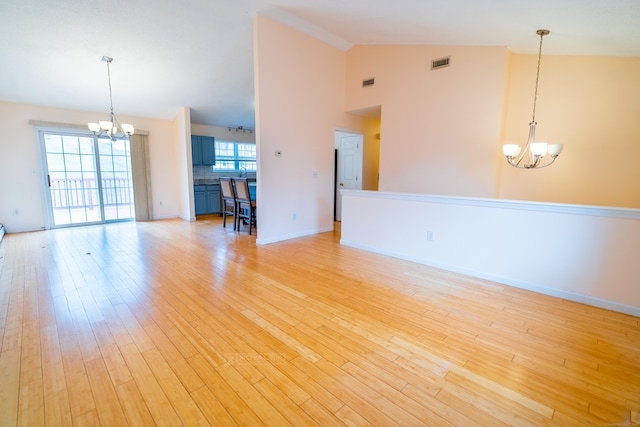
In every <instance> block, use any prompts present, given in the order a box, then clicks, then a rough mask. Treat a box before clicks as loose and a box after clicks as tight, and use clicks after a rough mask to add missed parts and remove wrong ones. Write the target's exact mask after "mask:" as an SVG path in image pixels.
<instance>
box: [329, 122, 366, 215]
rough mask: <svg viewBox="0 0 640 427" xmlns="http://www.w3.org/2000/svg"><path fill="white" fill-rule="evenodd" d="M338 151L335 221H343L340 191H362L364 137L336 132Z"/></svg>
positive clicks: (336, 147)
mask: <svg viewBox="0 0 640 427" xmlns="http://www.w3.org/2000/svg"><path fill="white" fill-rule="evenodd" d="M334 143H335V150H336V156H335V158H336V165H335V170H336V173H335V176H336V179H335V182H336V185H335V189H334V201H335V204H334V205H335V210H334V220H335V221H342V195H341V194H340V190H345V189H348V190H362V153H363V136H362V134H359V133H352V132H344V131H335V133H334Z"/></svg>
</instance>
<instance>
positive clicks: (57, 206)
mask: <svg viewBox="0 0 640 427" xmlns="http://www.w3.org/2000/svg"><path fill="white" fill-rule="evenodd" d="M44 145H45V152H46V160H47V167H48V170H49V179H48V181H49V182H48V184H49V191H50V194H51V208H52V211H53V224H54V225H55V226H64V225H75V224H84V223H92V222H101V221H102V213H101V211H100V202H99V200H98V201H97V203H96V202H95V196H96V194H97V193H96V191H95V189H96V183H97V182H98V172H97V169H96V164H95V151H94V149H93V148H94V146H93V138H88V137H79V136H73V135H52V134H45V135H44Z"/></svg>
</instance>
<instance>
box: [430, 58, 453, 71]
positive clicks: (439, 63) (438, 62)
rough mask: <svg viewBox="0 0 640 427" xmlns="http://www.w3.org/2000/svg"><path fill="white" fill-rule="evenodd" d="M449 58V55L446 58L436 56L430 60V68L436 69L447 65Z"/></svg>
mask: <svg viewBox="0 0 640 427" xmlns="http://www.w3.org/2000/svg"><path fill="white" fill-rule="evenodd" d="M450 59H451V57H450V56H447V57H446V58H438V59H434V60H432V61H431V69H432V70H437V69H439V68H444V67H448V66H449V60H450Z"/></svg>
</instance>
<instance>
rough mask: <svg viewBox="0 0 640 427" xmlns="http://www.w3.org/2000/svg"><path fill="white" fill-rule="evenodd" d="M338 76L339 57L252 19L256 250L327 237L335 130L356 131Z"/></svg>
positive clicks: (342, 58) (342, 60)
mask: <svg viewBox="0 0 640 427" xmlns="http://www.w3.org/2000/svg"><path fill="white" fill-rule="evenodd" d="M345 68H346V53H345V52H343V51H341V50H339V49H337V48H334V47H332V46H330V45H328V44H326V43H323V42H321V41H319V40H317V39H314V38H312V37H310V36H308V35H306V34H303V33H301V32H299V31H297V30H294V29H292V28H290V27H287V26H285V25H282V24H280V23H277V22H275V21H273V20H272V19H270V18H267V17H265V16H262V15H257V16H256V19H255V20H254V78H255V88H256V89H255V93H256V145H257V156H258V163H257V167H258V172H257V181H258V191H257V205H258V215H259V227H258V240H257V241H258V243H269V242H273V241H278V240H283V239H288V238H292V237H297V236H303V235H308V234H313V233H317V232H320V231H327V230H331V229H333V169H334V167H333V161H334V141H333V139H334V130H335V129H351V130H354V131H362V124H361V122H362V118H361V117H358V116H354V115H350V114H346V113H345V112H344V111H345V105H344V93H345ZM276 151H279V152H281V156H276V154H275V153H276Z"/></svg>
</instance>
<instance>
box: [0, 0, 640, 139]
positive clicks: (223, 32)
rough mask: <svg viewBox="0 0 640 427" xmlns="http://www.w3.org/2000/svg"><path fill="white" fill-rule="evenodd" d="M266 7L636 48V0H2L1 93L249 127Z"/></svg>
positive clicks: (419, 28) (343, 26)
mask: <svg viewBox="0 0 640 427" xmlns="http://www.w3.org/2000/svg"><path fill="white" fill-rule="evenodd" d="M256 13H264V14H266V15H268V16H271V17H272V18H274V19H276V20H279V21H281V22H283V23H286V24H288V25H292V26H294V27H296V28H298V29H301V30H303V31H307V32H309V33H311V34H314V35H315V36H317V37H320V38H322V39H323V40H326V41H328V42H330V43H332V44H334V45H335V46H337V47H340V48H341V49H344V50H346V49H348V48H349V47H350V46H353V45H356V44H439V45H482V46H506V47H508V48H509V49H510V50H511V51H513V52H516V53H536V52H537V48H538V42H539V39H538V36H536V34H535V31H536V30H537V29H539V28H547V29H549V30H551V35H550V36H548V37H546V38H545V41H544V51H543V53H544V54H562V55H605V56H640V1H638V0H538V1H528V0H483V1H478V0H446V1H443V0H395V1H387V0H346V1H345V0H277V1H269V0H172V1H168V0H110V1H104V0H101V1H97V0H2V2H0V58H1V61H0V64H2V65H1V66H0V100H3V101H11V102H19V103H27V104H36V105H48V106H56V107H61V108H69V109H79V110H87V111H96V112H105V114H106V113H107V112H108V105H109V97H108V85H107V69H106V64H105V63H104V62H102V61H101V60H100V59H101V57H102V56H103V55H108V56H111V57H113V58H114V60H113V62H112V64H111V80H112V85H113V102H114V109H115V111H116V113H117V114H118V115H132V116H140V117H152V118H159V119H171V118H173V117H174V116H175V115H176V114H177V112H178V111H179V109H180V108H181V107H183V106H188V107H191V109H192V113H191V117H192V121H193V122H194V123H200V124H208V125H218V126H234V127H235V126H244V127H247V128H252V127H253V126H254V123H255V119H254V95H253V53H252V22H253V17H254V15H255V14H256Z"/></svg>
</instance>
